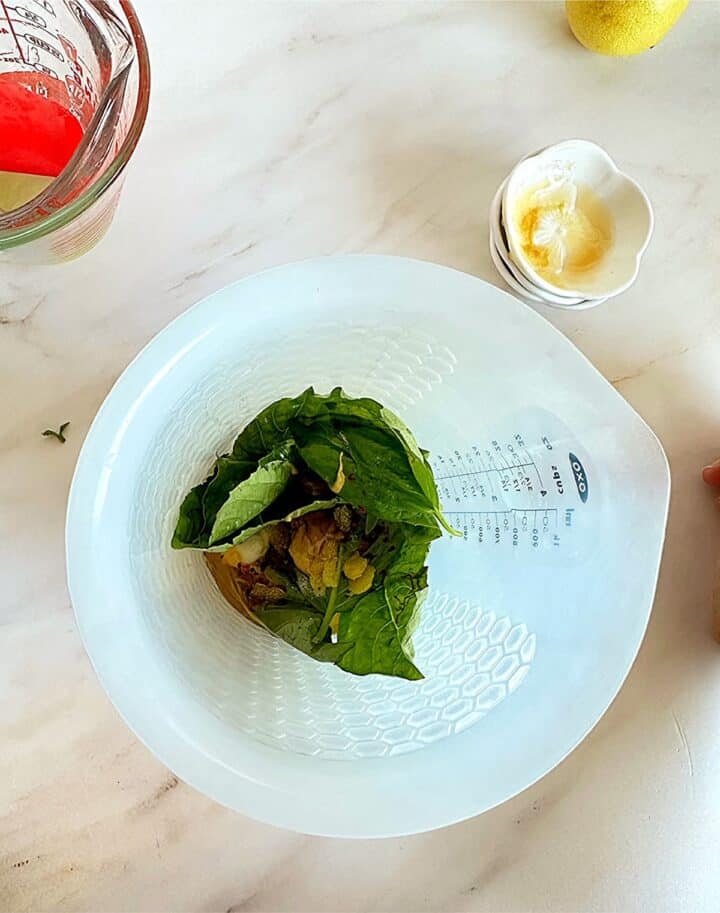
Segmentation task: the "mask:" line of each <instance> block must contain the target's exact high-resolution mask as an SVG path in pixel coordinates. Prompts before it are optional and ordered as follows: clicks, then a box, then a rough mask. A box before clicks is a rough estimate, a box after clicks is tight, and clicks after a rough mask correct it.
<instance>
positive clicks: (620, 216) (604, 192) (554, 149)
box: [502, 140, 654, 299]
mask: <svg viewBox="0 0 720 913" xmlns="http://www.w3.org/2000/svg"><path fill="white" fill-rule="evenodd" d="M564 175H569V176H570V177H571V178H572V180H573V181H575V182H576V183H577V184H579V185H584V186H586V187H589V188H590V190H592V191H593V193H595V195H596V196H598V197H599V198H600V200H601V202H602V203H604V205H605V206H606V207H607V209H608V210H609V212H610V215H611V217H612V221H613V229H614V236H613V243H612V244H611V246H610V248H609V250H608V251H607V253H606V254H605V256H604V257H603V260H602V261H601V262H600V264H598V266H597V267H596V268H595V269H592V270H588V271H587V274H586V275H584V276H582V277H581V278H578V279H577V280H576V282H575V284H574V286H573V287H572V288H566V287H563V288H559V287H558V286H556V285H553V284H551V283H549V282H548V281H547V280H546V279H545V278H543V277H542V276H541V275H539V274H538V272H537V271H536V270H535V269H534V268H533V266H532V264H531V263H530V262H529V261H528V259H527V257H526V256H525V254H524V253H523V249H522V240H521V237H520V232H519V230H518V227H517V225H516V223H515V220H514V219H513V217H512V215H513V213H514V211H515V208H516V205H517V202H518V200H519V198H520V197H521V195H522V194H523V193H524V192H526V191H527V190H528V189H529V188H531V187H536V186H538V184H541V183H542V182H543V181H544V180H553V179H555V180H556V179H557V178H558V177H561V176H564ZM502 211H503V221H504V226H505V231H506V234H507V241H508V248H509V250H510V254H511V256H512V259H513V260H514V262H515V263H516V264H517V266H518V267H519V268H520V270H521V271H522V272H523V273H524V274H525V276H526V277H527V278H528V279H529V280H530V282H531V283H532V285H534V286H537V287H538V288H539V289H544V290H545V291H547V292H549V293H551V294H555V295H557V294H564V295H565V296H571V297H574V298H581V299H590V298H609V297H612V296H614V295H619V294H620V293H621V292H624V291H625V290H626V289H628V288H629V287H630V286H631V285H632V284H633V282H634V281H635V279H636V278H637V274H638V271H639V268H640V260H641V258H642V255H643V253H644V252H645V250H646V248H647V246H648V243H649V241H650V237H651V235H652V231H653V224H654V218H653V210H652V206H651V205H650V201H649V199H648V197H647V194H646V193H645V192H644V191H643V189H642V188H641V187H640V186H639V184H637V183H636V182H635V181H634V180H633V179H632V178H630V177H628V175H626V174H625V173H624V172H622V171H621V170H620V169H619V168H618V167H617V165H616V164H615V162H614V161H613V160H612V158H611V157H610V156H609V155H608V153H607V152H606V151H605V150H604V149H602V148H601V147H600V146H598V145H597V144H596V143H592V142H590V141H588V140H567V141H565V142H562V143H557V144H556V145H554V146H548V147H547V149H543V150H542V151H541V152H539V153H537V154H536V155H532V156H530V157H529V158H526V159H523V160H522V161H521V162H519V163H518V164H517V165H516V166H515V168H514V169H513V171H512V172H511V173H510V176H509V178H508V180H507V182H506V184H505V188H504V190H503V193H502Z"/></svg>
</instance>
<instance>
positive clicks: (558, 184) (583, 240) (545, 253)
mask: <svg viewBox="0 0 720 913" xmlns="http://www.w3.org/2000/svg"><path fill="white" fill-rule="evenodd" d="M511 217H512V219H513V221H514V222H515V225H516V228H517V231H518V234H519V241H520V244H521V248H522V252H523V254H524V255H525V257H526V258H527V261H528V263H529V264H530V265H531V266H532V267H533V269H534V270H535V271H536V272H537V273H538V275H540V276H541V277H542V278H543V279H544V280H545V281H546V282H548V283H550V284H551V285H555V286H557V287H558V288H565V289H568V288H573V287H574V286H575V285H576V284H577V282H578V279H579V277H580V276H581V275H583V274H587V273H588V272H589V271H591V270H594V269H596V268H597V267H598V266H600V265H601V264H602V261H603V258H604V257H605V255H606V254H607V252H608V251H609V249H610V247H611V245H612V243H613V237H614V230H613V219H612V215H611V213H610V210H609V209H608V208H607V206H606V205H605V204H604V203H603V202H602V200H601V199H600V198H599V197H598V195H597V194H596V193H594V192H593V191H592V190H591V189H590V187H587V186H585V185H583V184H578V183H575V182H574V181H573V180H571V179H570V178H569V177H567V176H563V177H562V178H560V179H557V180H552V179H545V180H543V181H541V182H540V183H537V184H535V185H532V186H530V187H528V188H527V189H526V190H525V191H523V192H522V193H520V194H519V196H518V198H517V199H516V201H515V206H514V207H513V212H512V214H511Z"/></svg>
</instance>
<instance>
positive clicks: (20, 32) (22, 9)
mask: <svg viewBox="0 0 720 913" xmlns="http://www.w3.org/2000/svg"><path fill="white" fill-rule="evenodd" d="M149 91H150V69H149V60H148V54H147V47H146V44H145V38H144V36H143V33H142V29H141V28H140V24H139V22H138V19H137V15H136V13H135V10H134V9H133V7H132V4H131V3H130V2H129V0H0V94H1V93H2V92H5V95H6V97H10V95H12V94H13V93H14V99H15V100H16V101H17V100H19V107H18V111H19V112H20V113H19V114H18V115H17V117H16V118H15V121H14V122H13V120H12V118H10V119H9V120H7V121H6V122H3V121H2V119H0V151H1V150H2V149H3V147H5V148H7V147H8V146H9V145H10V144H11V142H12V137H11V135H10V133H11V128H12V127H14V126H17V127H18V128H19V129H24V130H25V131H26V133H28V131H29V135H32V133H33V131H34V130H35V132H36V133H37V131H36V129H35V127H34V126H33V124H32V122H31V121H30V120H29V119H28V116H27V111H28V110H29V109H30V108H37V113H36V114H35V117H36V119H40V121H41V120H42V116H43V111H44V110H47V111H48V112H49V111H50V107H52V111H53V114H54V115H55V116H56V117H60V118H61V119H64V121H65V123H66V125H72V124H75V125H77V127H78V134H80V133H81V134H82V138H81V139H80V141H79V144H78V145H77V147H76V148H75V150H74V152H73V153H72V155H71V157H70V158H69V160H68V161H67V164H65V165H64V167H63V168H62V170H61V171H60V172H59V173H58V174H56V175H55V174H52V172H50V174H49V175H48V174H47V171H48V170H49V167H48V168H47V169H45V171H46V175H45V176H44V179H43V175H40V176H39V177H38V183H37V185H35V186H34V187H33V186H32V183H31V184H30V185H29V186H30V187H31V188H32V189H31V190H30V194H32V192H33V191H34V190H35V191H39V192H37V193H36V195H35V196H32V198H31V199H26V200H24V201H23V200H22V197H20V201H19V205H16V206H14V208H12V209H10V211H4V210H3V209H0V264H2V263H3V262H4V263H8V262H13V263H33V264H34V263H57V262H62V261H64V260H70V259H73V258H74V257H78V256H80V255H81V254H83V253H85V252H86V251H87V250H89V249H90V248H91V247H93V246H94V245H95V244H96V243H97V242H98V241H99V240H100V238H101V237H102V236H103V234H104V233H105V231H106V230H107V228H108V226H109V224H110V222H111V220H112V217H113V214H114V212H115V207H116V205H117V202H118V199H119V195H120V191H121V187H122V182H123V178H124V172H125V166H126V165H127V163H128V161H129V159H130V157H131V155H132V153H133V151H134V149H135V146H136V145H137V142H138V139H139V138H140V134H141V132H142V129H143V126H144V124H145V118H146V115H147V108H148V99H149ZM26 92H29V93H32V99H30V98H27V97H26V95H25V94H24V93H26ZM43 105H45V108H43ZM0 113H2V112H1V109H0ZM66 133H67V131H66ZM3 134H5V135H3ZM66 138H67V137H66ZM58 143H59V140H57V139H53V138H51V139H50V140H49V141H48V144H47V151H48V154H49V155H51V156H52V155H58V154H60V151H59V149H58ZM3 167H7V165H5V166H3ZM38 167H40V166H38Z"/></svg>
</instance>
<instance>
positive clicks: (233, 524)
mask: <svg viewBox="0 0 720 913" xmlns="http://www.w3.org/2000/svg"><path fill="white" fill-rule="evenodd" d="M294 471H295V469H294V467H293V465H292V463H289V462H287V461H286V460H274V461H273V462H270V463H266V464H265V465H263V466H259V467H258V468H257V469H256V470H255V472H253V473H252V474H251V475H249V476H248V477H247V479H245V480H244V481H243V482H240V484H239V485H238V486H237V487H235V488H233V490H232V491H231V492H230V495H229V497H228V499H227V501H225V503H224V504H223V505H222V507H221V508H220V510H219V511H218V512H217V515H216V517H215V521H214V523H213V526H212V529H211V530H210V538H209V544H210V545H214V544H215V543H217V542H219V541H220V540H221V539H227V538H228V537H229V536H232V535H233V534H234V533H237V532H238V531H239V530H241V529H242V528H243V526H245V524H246V523H249V522H250V520H253V519H254V518H255V517H257V515H258V514H260V513H262V511H263V510H265V508H267V507H268V506H269V505H270V504H272V502H273V501H274V500H275V499H276V498H277V497H278V495H279V494H281V492H282V491H283V490H284V489H285V486H286V485H287V484H288V482H289V481H290V478H291V476H292V475H293V473H294Z"/></svg>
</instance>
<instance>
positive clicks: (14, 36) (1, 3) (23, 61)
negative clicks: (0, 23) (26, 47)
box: [0, 0, 27, 63]
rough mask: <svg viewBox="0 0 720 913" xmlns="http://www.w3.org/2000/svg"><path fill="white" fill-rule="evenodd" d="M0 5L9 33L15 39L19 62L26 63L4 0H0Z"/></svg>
mask: <svg viewBox="0 0 720 913" xmlns="http://www.w3.org/2000/svg"><path fill="white" fill-rule="evenodd" d="M0 6H1V7H2V9H3V12H4V14H5V15H4V17H3V18H5V19H7V24H8V27H9V29H10V34H11V35H12V36H13V38H14V39H15V44H16V45H17V49H18V54H19V55H20V62H21V63H27V61H26V60H25V55H24V54H23V49H22V46H21V44H20V40H19V38H18V36H17V32H16V31H15V26H14V25H13V21H12V19H11V18H10V13H9V12H8V8H7V6H5V0H0Z"/></svg>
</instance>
